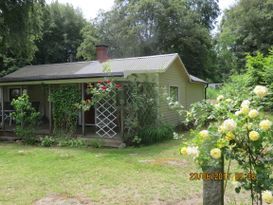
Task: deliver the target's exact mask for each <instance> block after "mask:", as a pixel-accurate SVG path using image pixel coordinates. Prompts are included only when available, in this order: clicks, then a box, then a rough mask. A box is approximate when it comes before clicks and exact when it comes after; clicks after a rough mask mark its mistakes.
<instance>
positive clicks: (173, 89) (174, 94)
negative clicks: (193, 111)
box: [170, 86, 178, 101]
mask: <svg viewBox="0 0 273 205" xmlns="http://www.w3.org/2000/svg"><path fill="white" fill-rule="evenodd" d="M170 97H171V98H172V99H173V100H174V101H178V87H176V86H170Z"/></svg>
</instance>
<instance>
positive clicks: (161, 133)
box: [137, 124, 174, 145]
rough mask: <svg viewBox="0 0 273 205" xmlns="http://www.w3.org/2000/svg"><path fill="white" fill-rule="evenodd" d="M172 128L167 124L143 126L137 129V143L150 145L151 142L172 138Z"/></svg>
mask: <svg viewBox="0 0 273 205" xmlns="http://www.w3.org/2000/svg"><path fill="white" fill-rule="evenodd" d="M173 131H174V130H173V128H172V127H171V126H169V125H164V124H162V125H161V126H149V127H144V128H142V129H140V130H139V131H138V134H137V136H138V138H139V139H141V141H140V142H139V144H143V145H150V144H153V143H158V142H162V141H165V140H170V139H172V138H173Z"/></svg>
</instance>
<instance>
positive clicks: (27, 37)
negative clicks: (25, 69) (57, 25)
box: [0, 0, 44, 76]
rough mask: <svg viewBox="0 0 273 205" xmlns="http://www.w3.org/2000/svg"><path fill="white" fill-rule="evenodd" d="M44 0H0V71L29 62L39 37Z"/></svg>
mask: <svg viewBox="0 0 273 205" xmlns="http://www.w3.org/2000/svg"><path fill="white" fill-rule="evenodd" d="M43 7H44V0H22V1H1V2H0V11H1V12H0V33H1V35H0V68H1V70H0V71H1V75H2V76H3V75H5V74H7V73H9V72H12V71H14V70H15V69H16V68H17V67H18V66H22V65H25V64H26V63H30V62H31V61H32V59H33V55H34V53H35V52H36V50H37V47H36V45H35V41H36V40H38V39H40V38H41V35H42V26H43V22H42V20H41V15H42V10H43Z"/></svg>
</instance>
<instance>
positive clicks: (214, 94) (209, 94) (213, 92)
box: [207, 87, 220, 99]
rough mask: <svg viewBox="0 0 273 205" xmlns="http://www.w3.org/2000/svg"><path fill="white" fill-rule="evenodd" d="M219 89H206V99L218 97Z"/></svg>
mask: <svg viewBox="0 0 273 205" xmlns="http://www.w3.org/2000/svg"><path fill="white" fill-rule="evenodd" d="M219 91H220V89H219V88H210V87H208V88H207V98H208V99H216V98H217V96H218V95H219Z"/></svg>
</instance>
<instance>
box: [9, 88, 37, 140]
mask: <svg viewBox="0 0 273 205" xmlns="http://www.w3.org/2000/svg"><path fill="white" fill-rule="evenodd" d="M11 105H12V106H13V107H14V109H15V112H12V113H11V117H12V118H13V119H15V121H16V130H15V133H16V135H17V136H18V137H20V138H22V140H23V142H25V143H27V144H34V143H36V141H37V139H36V138H35V134H34V130H35V128H36V126H37V124H38V120H39V117H40V113H39V112H37V111H36V110H35V109H34V108H33V107H32V105H31V102H30V101H29V96H28V95H27V94H26V93H23V95H22V96H19V97H18V98H17V99H13V100H12V102H11Z"/></svg>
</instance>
